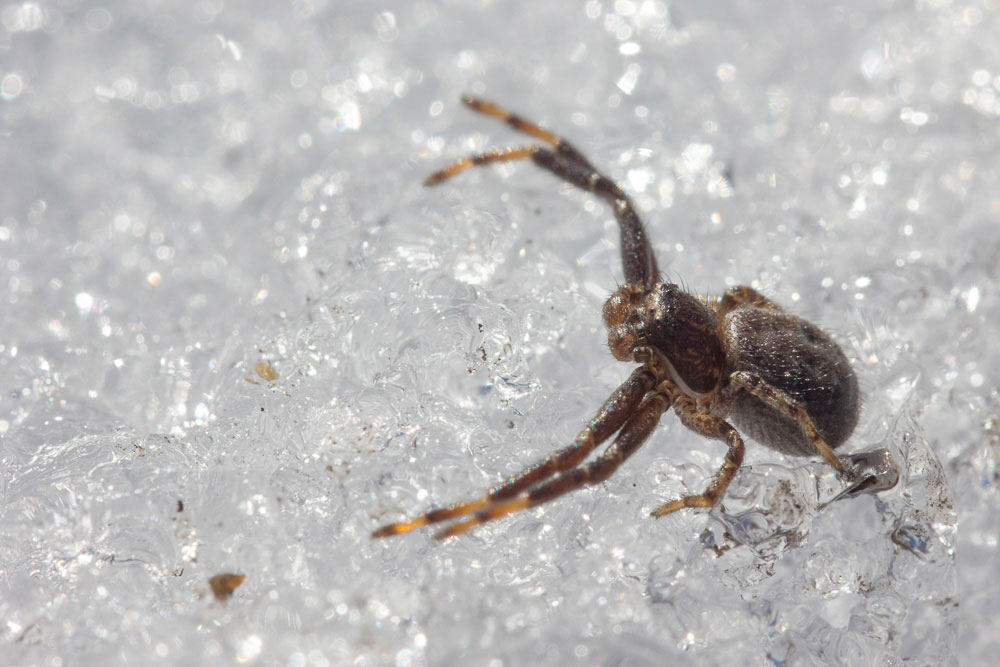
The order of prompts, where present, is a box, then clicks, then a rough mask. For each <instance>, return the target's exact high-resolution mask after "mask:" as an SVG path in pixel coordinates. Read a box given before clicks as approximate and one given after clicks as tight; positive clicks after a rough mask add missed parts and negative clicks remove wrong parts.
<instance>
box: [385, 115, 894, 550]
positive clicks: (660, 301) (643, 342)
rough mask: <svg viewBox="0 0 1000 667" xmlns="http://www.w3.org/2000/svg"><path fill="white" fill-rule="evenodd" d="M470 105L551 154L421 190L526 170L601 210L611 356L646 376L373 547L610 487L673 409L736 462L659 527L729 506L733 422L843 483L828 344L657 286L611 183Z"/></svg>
mask: <svg viewBox="0 0 1000 667" xmlns="http://www.w3.org/2000/svg"><path fill="white" fill-rule="evenodd" d="M462 101H463V102H464V103H465V104H466V105H467V106H469V107H470V108H471V109H472V110H474V111H477V112H479V113H482V114H485V115H487V116H493V117H494V118H499V119H500V120H502V121H503V122H505V123H506V124H507V125H510V126H511V127H513V128H514V129H516V130H520V131H521V132H524V133H526V134H529V135H531V136H533V137H535V138H536V139H539V140H540V141H542V142H544V143H545V144H548V146H544V145H530V146H525V147H523V148H514V149H506V150H494V151H491V152H487V153H481V154H478V155H472V156H470V157H466V158H463V159H461V160H459V161H457V162H455V163H454V164H452V165H451V166H449V167H446V168H445V169H442V170H441V171H438V172H435V173H433V174H431V175H430V176H429V177H428V178H427V180H425V181H424V184H425V185H428V186H430V185H437V184H438V183H441V182H443V181H446V180H448V179H449V178H451V177H453V176H455V175H456V174H458V173H460V172H462V171H465V170H466V169H468V168H470V167H476V166H481V165H485V164H491V163H494V162H509V161H511V160H521V159H530V160H532V161H534V162H535V164H537V165H538V166H540V167H542V168H544V169H547V170H549V171H550V172H552V173H553V174H555V175H556V176H558V177H559V178H561V179H563V180H565V181H567V182H569V183H572V184H573V185H575V186H577V187H579V188H583V189H584V190H587V191H589V192H592V193H594V194H596V195H597V196H599V197H601V198H602V199H604V200H605V201H607V202H608V203H609V204H610V205H611V207H612V208H613V209H614V212H615V217H616V218H617V220H618V224H619V226H620V227H621V244H622V250H621V251H622V263H623V264H624V268H625V284H624V285H622V286H621V287H620V288H619V289H618V291H616V292H615V293H614V294H613V295H612V296H611V298H610V299H608V301H607V303H605V304H604V323H605V325H607V327H608V345H609V346H610V347H611V353H612V354H613V355H614V356H615V358H616V359H618V360H619V361H633V362H635V363H638V364H641V366H639V368H637V369H635V371H633V372H632V375H631V376H630V377H629V378H628V379H627V380H626V381H625V383H624V384H622V385H621V386H620V387H619V388H618V389H617V390H616V391H615V392H614V393H613V394H612V395H611V397H610V398H608V400H607V401H606V402H605V403H604V405H603V406H602V407H601V409H600V410H599V411H598V412H597V415H596V416H595V417H594V418H593V419H591V420H590V423H588V424H587V426H586V427H585V428H584V429H583V430H582V431H581V432H580V434H579V435H578V436H577V437H576V440H575V441H574V443H573V444H572V445H570V446H568V447H565V448H563V449H561V450H559V451H557V452H555V453H553V454H551V455H550V456H548V457H547V458H545V459H543V460H542V461H540V462H538V463H536V464H535V465H533V466H531V467H529V468H527V469H526V470H524V471H523V472H521V473H520V474H518V475H515V476H514V477H511V478H510V479H508V480H507V481H506V482H504V483H503V484H501V485H500V486H497V487H494V488H493V489H490V491H489V492H488V493H487V494H486V495H485V496H483V497H482V498H480V499H478V500H473V501H471V502H466V503H459V504H457V505H452V506H451V507H447V508H442V509H435V510H431V511H430V512H427V513H426V514H424V515H422V516H419V517H417V518H416V519H414V520H412V521H402V522H399V523H392V524H389V525H387V526H383V527H382V528H379V529H378V530H376V531H375V532H374V533H373V536H374V537H387V536H389V535H398V534H400V533H405V532H408V531H411V530H414V529H415V528H420V527H422V526H426V525H427V524H432V523H438V522H441V521H448V520H450V519H458V518H460V517H468V518H465V519H463V520H460V521H456V522H455V523H453V524H452V525H451V526H449V527H447V528H445V529H444V530H442V531H440V532H439V533H437V534H436V535H435V537H436V538H438V539H445V538H448V537H453V536H455V535H459V534H461V533H464V532H465V531H467V530H469V529H470V528H473V527H475V526H478V525H479V524H481V523H485V522H487V521H492V520H493V519H498V518H500V517H502V516H506V515H508V514H512V513H514V512H520V511H521V510H525V509H528V508H530V507H535V506H536V505H540V504H542V503H545V502H548V501H550V500H552V499H554V498H557V497H559V496H561V495H563V494H564V493H568V492H570V491H572V490H574V489H577V488H580V487H581V486H585V485H587V484H596V483H598V482H602V481H604V480H606V479H607V478H608V477H610V476H611V474H612V473H613V472H614V471H615V470H617V469H618V466H620V465H621V464H622V463H623V462H624V461H625V459H627V458H628V457H629V456H631V455H632V454H633V453H634V452H635V451H636V450H637V449H639V446H640V445H642V443H643V442H644V441H645V440H646V438H647V437H649V434H650V433H651V432H652V431H653V429H654V428H656V425H657V423H658V422H659V421H660V416H661V415H662V414H663V413H664V412H666V411H667V410H668V409H669V408H670V407H673V409H674V412H676V413H677V416H678V417H680V420H681V423H682V424H684V425H685V426H687V427H688V428H689V429H691V430H692V431H694V432H696V433H699V434H701V435H703V436H705V437H707V438H713V439H715V440H721V441H722V442H724V443H725V444H726V445H727V446H728V447H729V451H727V452H726V460H725V462H724V463H723V464H722V467H721V468H720V469H719V471H718V472H717V473H716V474H715V478H714V479H713V480H712V482H711V483H710V484H709V485H708V488H707V489H705V491H704V493H701V494H699V495H692V496H684V497H682V498H679V499H677V500H673V501H671V502H669V503H666V504H665V505H661V506H660V507H658V508H657V509H655V510H653V513H652V514H653V516H657V517H660V516H665V515H667V514H670V513H672V512H676V511H677V510H679V509H683V508H685V507H712V506H713V505H714V504H715V503H716V502H718V500H719V499H720V498H721V497H722V496H723V494H724V493H725V492H726V487H728V486H729V483H730V482H731V481H732V479H733V477H734V476H735V475H736V471H737V470H739V467H740V465H741V464H742V463H743V439H742V438H741V437H740V434H739V433H737V431H736V429H735V428H734V427H733V426H732V425H730V423H729V422H728V421H726V419H727V418H728V419H729V420H731V421H732V423H733V424H736V426H738V427H739V428H740V429H741V430H742V431H743V432H744V433H746V434H747V435H748V436H750V437H751V438H753V439H754V440H756V441H758V442H760V443H761V444H764V445H766V446H768V447H770V448H772V449H776V450H778V451H780V452H782V453H784V454H792V455H796V456H813V455H816V454H819V455H820V456H822V457H823V458H824V459H826V461H827V462H828V463H829V464H830V465H832V466H833V467H834V468H836V469H837V471H838V472H841V473H843V472H847V469H846V468H845V466H844V464H843V463H842V462H841V461H840V459H838V458H837V456H836V455H835V454H834V453H833V450H834V449H836V448H837V447H839V446H840V445H842V444H843V443H844V441H845V440H847V438H848V436H850V435H851V432H852V431H853V430H854V426H855V425H856V424H857V422H858V412H859V397H858V381H857V378H856V377H855V375H854V371H853V370H852V369H851V365H850V363H849V362H848V360H847V357H845V356H844V353H843V352H842V351H841V350H840V348H839V347H838V346H837V344H836V343H835V342H834V341H833V339H831V338H830V336H828V335H827V334H826V333H824V332H823V331H822V330H821V329H819V328H818V327H816V326H815V325H813V324H811V323H810V322H807V321H806V320H804V319H802V318H800V317H796V316H795V315H791V314H789V313H786V312H785V311H784V310H782V309H781V307H780V306H778V305H777V304H776V303H774V302H773V301H771V300H769V299H767V298H765V297H764V296H762V295H761V294H759V293H758V292H757V291H756V290H754V289H752V288H750V287H734V288H733V289H730V290H728V291H727V292H726V293H725V295H724V296H722V297H721V298H714V299H699V298H697V297H695V296H692V295H690V294H688V293H686V292H685V291H684V290H682V289H681V288H680V287H678V286H677V285H675V284H673V283H670V282H663V281H662V280H661V277H660V274H659V271H658V270H657V267H656V259H655V258H654V256H653V250H652V248H651V247H650V244H649V241H648V239H647V238H646V231H645V229H644V228H643V226H642V222H641V221H640V220H639V216H638V215H636V212H635V209H634V208H633V206H632V203H631V202H630V201H629V198H628V197H627V196H626V195H625V193H624V192H623V191H622V189H621V188H620V187H619V186H618V185H617V184H615V183H614V182H613V181H611V180H610V179H608V178H607V177H605V176H604V175H602V174H601V173H600V172H598V171H597V170H596V169H595V168H594V167H593V166H592V165H591V164H590V163H589V162H588V161H587V160H586V158H584V157H583V156H582V155H581V154H580V153H579V151H577V150H576V149H575V148H574V147H573V146H571V145H570V144H569V143H567V142H566V141H565V140H563V139H562V138H561V137H559V136H557V135H555V134H553V133H551V132H549V131H547V130H545V129H543V128H541V127H539V126H538V125H535V124H534V123H531V122H528V121H526V120H524V119H523V118H520V117H519V116H516V115H515V114H513V113H510V112H509V111H506V110H505V109H502V108H501V107H499V106H497V105H495V104H493V103H491V102H487V101H484V100H479V99H475V98H472V97H466V98H463V100H462ZM615 433H617V434H618V435H617V437H616V438H615V440H614V442H613V443H612V444H611V445H610V446H609V447H608V448H607V449H605V450H604V452H603V453H601V454H600V455H599V456H597V457H596V458H595V459H594V460H593V461H591V462H590V463H586V464H584V463H583V460H584V459H585V458H586V457H587V456H588V455H589V454H590V453H591V452H592V451H593V450H594V449H595V448H596V447H597V446H598V445H600V444H601V443H602V442H604V441H605V440H607V439H608V438H610V437H611V436H612V435H614V434H615ZM861 456H864V455H861ZM855 459H856V461H855V462H859V463H860V462H862V460H861V459H860V458H858V457H855ZM853 472H854V471H851V474H853ZM878 482H879V480H878V478H869V479H866V480H863V481H862V482H860V483H858V484H857V485H856V489H857V490H861V489H862V488H868V489H869V490H873V489H872V487H873V485H874V486H876V487H877V489H874V490H881V489H882V488H884V485H883V486H878ZM893 483H895V482H894V481H893ZM890 486H891V485H890ZM845 493H847V492H845ZM841 495H844V494H841ZM838 497H839V496H838Z"/></svg>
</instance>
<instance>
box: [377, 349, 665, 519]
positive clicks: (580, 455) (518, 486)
mask: <svg viewBox="0 0 1000 667" xmlns="http://www.w3.org/2000/svg"><path fill="white" fill-rule="evenodd" d="M637 356H641V354H640V355H637ZM666 373H667V370H666V368H665V367H664V366H663V363H662V361H661V360H660V358H659V357H657V356H655V355H650V358H649V360H648V361H647V362H646V363H644V364H643V365H642V366H640V367H639V368H637V369H635V371H633V372H632V375H631V376H629V378H628V379H627V380H626V381H625V382H624V383H623V384H622V385H621V386H620V387H618V389H617V390H616V391H615V392H614V393H613V394H612V395H611V396H610V397H609V398H608V400H607V401H605V402H604V405H603V406H601V409H600V410H598V412H597V414H596V415H595V416H594V418H593V419H591V420H590V423H588V424H587V426H586V427H585V428H584V429H583V430H582V431H581V432H580V434H579V435H578V436H576V440H575V441H574V442H573V444H572V445H570V446H568V447H564V448H563V449H560V450H559V451H557V452H555V453H553V454H551V455H550V456H548V457H547V458H545V459H543V460H542V461H539V462H538V463H536V464H535V465H533V466H531V467H530V468H527V469H525V470H524V471H523V472H522V473H520V474H518V475H515V476H514V477H511V478H510V479H508V480H507V481H506V482H504V483H503V484H501V485H499V486H496V487H494V488H493V489H491V490H490V492H489V493H487V494H486V495H485V496H483V497H482V498H480V499H478V500H473V501H471V502H467V503H459V504H457V505H452V506H451V507H443V508H441V509H435V510H431V511H430V512H427V513H426V514H424V515H422V516H419V517H417V518H416V519H413V520H412V521H400V522H399V523H392V524H389V525H387V526H383V527H381V528H379V529H378V530H376V531H375V532H374V533H373V534H372V536H373V537H388V536H389V535H399V534H400V533H406V532H409V531H411V530H414V529H416V528H420V527H422V526H426V525H428V524H432V523H438V522H441V521H447V520H449V519H455V518H458V517H462V516H467V515H469V514H472V513H474V512H476V511H479V510H481V509H483V508H485V507H488V506H490V505H492V504H494V503H496V502H497V501H502V500H504V499H506V498H511V497H513V496H516V495H517V494H519V493H521V492H522V491H523V490H524V489H526V488H528V487H530V486H532V485H534V484H537V483H538V482H541V481H544V480H546V479H548V478H549V477H552V476H553V475H555V474H556V473H559V472H562V471H564V470H569V469H570V468H575V467H576V466H578V465H579V464H580V462H581V461H583V459H585V458H586V457H587V455H588V454H590V453H591V452H592V451H594V448H595V447H597V446H598V445H600V444H601V443H602V442H604V441H605V440H607V439H608V438H610V437H611V436H612V435H613V434H614V433H615V431H617V430H618V429H620V428H621V427H622V425H623V424H625V422H626V420H628V419H629V417H631V416H632V414H633V413H634V412H635V409H636V406H638V405H639V403H640V401H641V400H642V398H643V397H644V396H645V395H646V394H648V393H649V392H650V390H652V389H653V387H655V386H656V384H657V383H658V382H660V381H661V380H662V379H663V378H664V377H666Z"/></svg>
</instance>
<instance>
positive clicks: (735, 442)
mask: <svg viewBox="0 0 1000 667" xmlns="http://www.w3.org/2000/svg"><path fill="white" fill-rule="evenodd" d="M674 412H676V413H677V416H678V417H680V420H681V423H682V424H684V425H685V426H687V427H688V428H689V429H691V430H692V431H694V432H695V433H698V434H699V435H703V436H705V437H706V438H712V439H714V440H721V441H722V442H724V443H726V444H727V445H728V446H729V450H728V451H727V452H726V460H725V461H723V463H722V467H721V468H719V471H718V472H717V473H715V477H714V478H713V479H712V482H711V484H709V485H708V488H707V489H705V491H704V493H701V494H699V495H696V496H684V497H683V498H678V499H677V500H673V501H671V502H669V503H665V504H663V505H660V506H659V507H657V508H656V509H655V510H653V512H652V515H653V516H656V517H660V516H666V515H667V514H672V513H673V512H676V511H677V510H681V509H685V508H691V507H712V506H713V505H715V503H717V502H718V501H719V498H721V497H722V496H723V494H725V492H726V489H727V488H728V487H729V483H730V482H732V481H733V477H735V476H736V472H737V471H738V470H739V469H740V466H741V465H743V452H744V446H743V439H742V438H741V437H740V434H739V433H737V432H736V429H735V428H733V427H732V426H731V425H730V424H729V423H728V422H726V421H725V420H723V419H720V418H719V417H716V416H715V415H713V414H710V413H708V412H704V411H702V410H699V409H698V407H697V406H696V405H695V402H694V401H693V400H692V399H690V398H687V397H681V398H679V399H678V400H677V403H676V404H675V405H674Z"/></svg>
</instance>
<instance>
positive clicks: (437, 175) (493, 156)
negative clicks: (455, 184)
mask: <svg viewBox="0 0 1000 667" xmlns="http://www.w3.org/2000/svg"><path fill="white" fill-rule="evenodd" d="M540 150H545V149H543V148H542V147H540V146H525V147H523V148H499V149H494V150H491V151H486V152H485V153H476V154H475V155H470V156H468V157H464V158H461V159H459V160H455V161H454V162H452V163H451V164H450V165H448V166H447V167H445V168H444V169H441V170H439V171H435V172H434V173H433V174H431V175H430V176H428V177H427V178H425V179H424V185H425V186H426V187H431V186H434V185H437V184H438V183H443V182H444V181H447V180H448V179H449V178H452V177H453V176H455V175H456V174H460V173H462V172H463V171H465V170H466V169H469V168H470V167H481V166H483V165H487V164H493V163H495V162H510V161H512V160H524V159H526V158H530V157H531V156H532V155H534V154H535V153H537V152H538V151H540Z"/></svg>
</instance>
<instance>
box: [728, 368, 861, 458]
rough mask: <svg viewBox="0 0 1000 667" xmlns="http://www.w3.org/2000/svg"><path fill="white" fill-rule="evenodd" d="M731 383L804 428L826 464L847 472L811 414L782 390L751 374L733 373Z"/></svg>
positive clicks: (804, 431)
mask: <svg viewBox="0 0 1000 667" xmlns="http://www.w3.org/2000/svg"><path fill="white" fill-rule="evenodd" d="M729 381H730V383H731V384H733V385H735V386H739V387H742V388H743V389H745V390H746V391H748V392H750V393H751V394H753V395H754V396H756V397H757V398H759V399H760V400H762V401H764V402H765V403H767V404H768V405H769V406H771V407H772V408H774V409H775V410H778V411H780V412H781V413H783V414H784V415H785V416H787V417H789V418H790V419H793V420H795V421H796V422H797V423H798V425H799V427H801V428H802V432H803V433H804V434H805V436H806V437H807V438H809V440H810V441H811V442H812V443H813V445H814V446H815V447H816V453H818V454H820V455H821V456H822V457H823V458H824V459H826V462H827V463H829V464H830V465H832V466H833V467H834V469H836V471H837V472H845V468H844V464H843V463H842V462H841V461H840V459H839V458H837V455H836V454H834V453H833V448H832V447H830V445H828V444H826V440H824V439H823V436H821V435H820V434H819V430H818V429H817V428H816V424H814V423H813V420H812V418H811V417H810V416H809V413H808V412H806V409H805V408H804V407H802V406H801V405H799V403H798V402H797V401H795V400H794V399H792V398H791V397H790V396H788V394H786V393H785V392H783V391H781V390H780V389H777V388H775V387H772V386H771V385H769V384H768V383H767V382H765V381H764V380H762V379H760V378H759V377H757V376H756V375H752V374H750V373H745V372H739V373H733V374H732V375H731V376H730V378H729Z"/></svg>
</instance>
